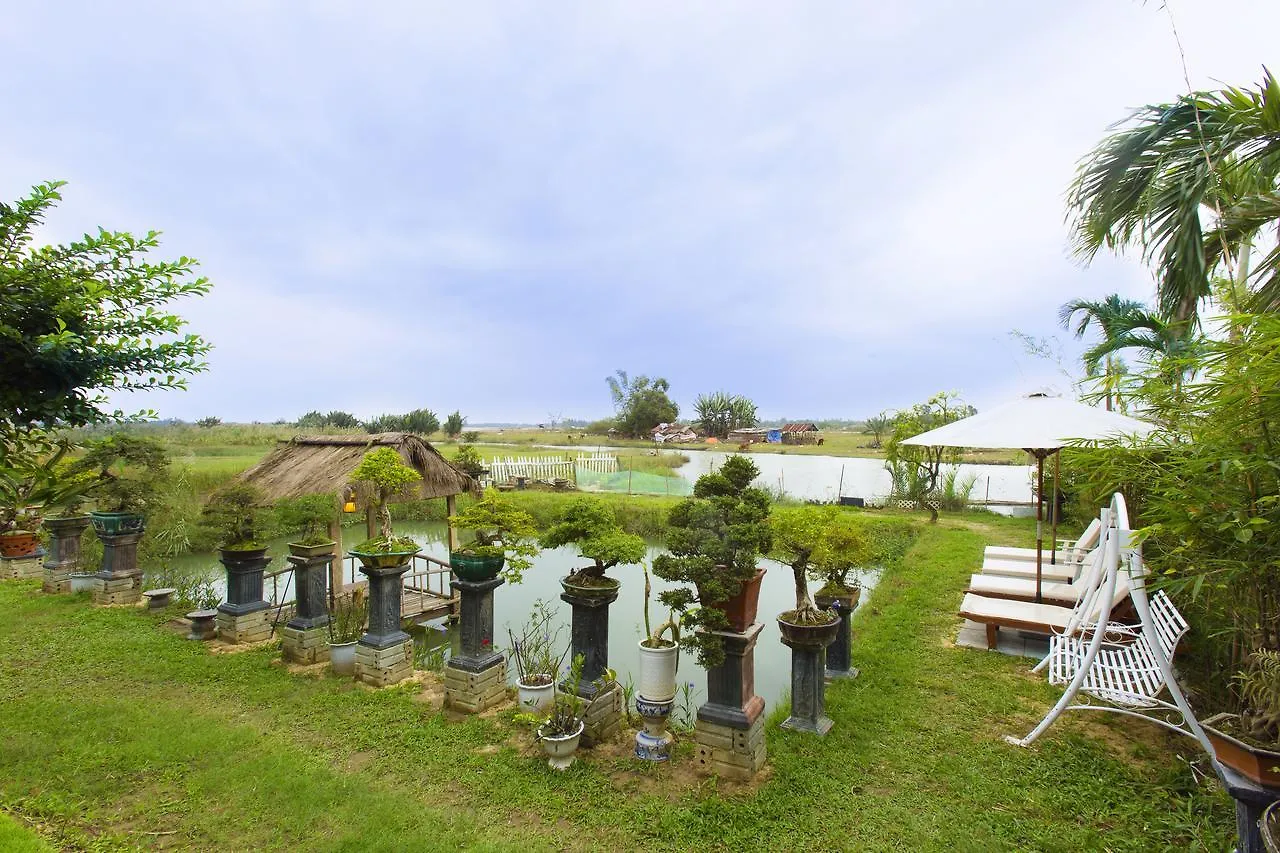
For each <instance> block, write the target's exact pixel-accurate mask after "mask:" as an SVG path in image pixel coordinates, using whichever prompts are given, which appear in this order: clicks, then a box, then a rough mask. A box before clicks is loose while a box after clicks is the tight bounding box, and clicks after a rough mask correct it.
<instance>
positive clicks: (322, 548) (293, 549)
mask: <svg viewBox="0 0 1280 853" xmlns="http://www.w3.org/2000/svg"><path fill="white" fill-rule="evenodd" d="M333 546H334V543H333V542H324V543H321V544H319V545H299V544H298V543H297V542H290V543H288V547H289V553H290V554H292V555H293V556H295V557H303V558H305V559H308V560H310V559H312V558H313V557H322V556H327V555H329V554H332V553H333Z"/></svg>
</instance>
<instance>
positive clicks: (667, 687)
mask: <svg viewBox="0 0 1280 853" xmlns="http://www.w3.org/2000/svg"><path fill="white" fill-rule="evenodd" d="M668 642H669V641H668ZM639 645H640V677H639V679H638V681H637V682H636V695H637V696H643V697H644V698H646V699H648V700H649V701H650V702H670V701H671V700H672V699H674V698H676V661H677V657H678V655H679V652H680V648H679V647H678V646H676V645H674V644H673V645H670V646H667V647H664V648H660V649H651V648H649V647H647V646H646V645H645V644H644V641H641V642H640V644H639Z"/></svg>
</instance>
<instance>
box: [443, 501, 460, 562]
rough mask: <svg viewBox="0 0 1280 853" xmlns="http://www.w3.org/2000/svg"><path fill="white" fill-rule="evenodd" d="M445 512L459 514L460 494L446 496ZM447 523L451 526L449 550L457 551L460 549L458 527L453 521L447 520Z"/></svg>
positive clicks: (447, 514)
mask: <svg viewBox="0 0 1280 853" xmlns="http://www.w3.org/2000/svg"><path fill="white" fill-rule="evenodd" d="M444 512H445V515H446V516H453V515H457V513H458V496H457V495H445V496H444ZM445 523H446V524H447V525H448V526H449V550H450V551H456V550H458V529H457V528H456V527H454V526H453V522H452V521H448V520H446V521H445Z"/></svg>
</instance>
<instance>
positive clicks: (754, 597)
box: [699, 569, 764, 634]
mask: <svg viewBox="0 0 1280 853" xmlns="http://www.w3.org/2000/svg"><path fill="white" fill-rule="evenodd" d="M763 581H764V569H756V573H755V576H753V577H751V578H748V579H747V580H745V581H743V582H742V585H741V586H740V587H739V588H738V593H737V594H736V595H734V596H732V597H731V598H727V599H725V600H724V601H713V602H704V603H706V604H707V605H708V606H710V607H714V608H716V609H717V610H721V611H723V612H724V615H725V618H727V619H728V620H729V630H730V631H733V632H734V633H736V634H741V633H743V632H745V631H746V630H747V629H748V628H750V627H751V626H752V625H753V624H754V623H755V621H756V611H757V610H759V607H760V584H761V583H762V582H763ZM699 597H701V594H699Z"/></svg>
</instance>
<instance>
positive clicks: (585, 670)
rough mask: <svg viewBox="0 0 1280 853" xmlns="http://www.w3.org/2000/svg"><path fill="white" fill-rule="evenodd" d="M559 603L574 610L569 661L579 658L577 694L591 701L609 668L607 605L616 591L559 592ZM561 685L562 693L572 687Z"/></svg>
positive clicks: (566, 682) (613, 600)
mask: <svg viewBox="0 0 1280 853" xmlns="http://www.w3.org/2000/svg"><path fill="white" fill-rule="evenodd" d="M560 600H561V601H564V602H566V603H567V604H568V605H569V606H570V607H572V608H573V622H572V627H571V629H570V634H571V637H572V639H571V641H570V645H571V650H570V652H569V660H570V661H571V662H572V661H574V660H577V658H578V655H582V679H581V680H580V681H579V682H578V685H577V687H578V695H579V696H581V697H582V698H583V699H586V700H588V701H590V699H591V698H592V697H593V696H595V695H596V686H595V682H596V681H597V680H598V679H599V678H600V677H601V676H602V675H604V671H605V670H606V669H608V668H609V605H610V604H613V603H614V602H615V601H617V600H618V590H617V589H612V590H606V591H604V592H602V593H600V594H599V595H581V594H578V593H575V592H569V591H568V590H566V591H565V592H562V593H560ZM560 686H561V688H562V689H563V690H572V689H573V687H574V685H572V684H569V683H568V681H563V682H561V684H560ZM588 728H590V727H588Z"/></svg>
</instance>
